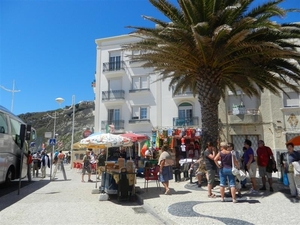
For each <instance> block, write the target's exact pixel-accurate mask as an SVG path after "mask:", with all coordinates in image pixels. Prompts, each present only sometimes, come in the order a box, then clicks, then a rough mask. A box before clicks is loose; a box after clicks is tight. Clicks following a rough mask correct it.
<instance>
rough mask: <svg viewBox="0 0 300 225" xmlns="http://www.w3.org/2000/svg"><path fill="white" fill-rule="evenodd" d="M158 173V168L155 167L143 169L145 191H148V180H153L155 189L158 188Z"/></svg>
mask: <svg viewBox="0 0 300 225" xmlns="http://www.w3.org/2000/svg"><path fill="white" fill-rule="evenodd" d="M158 173H159V166H155V167H154V169H153V168H148V167H145V169H144V175H145V177H144V179H145V182H144V188H146V184H147V191H148V183H149V180H155V182H156V186H157V188H160V184H159V176H158Z"/></svg>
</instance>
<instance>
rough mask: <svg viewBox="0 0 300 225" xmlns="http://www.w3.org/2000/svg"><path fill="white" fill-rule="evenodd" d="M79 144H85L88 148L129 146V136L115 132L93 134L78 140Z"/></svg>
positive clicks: (130, 143)
mask: <svg viewBox="0 0 300 225" xmlns="http://www.w3.org/2000/svg"><path fill="white" fill-rule="evenodd" d="M80 144H82V145H87V147H88V148H103V147H118V146H131V145H132V142H131V140H130V139H129V138H126V137H123V136H120V135H115V134H110V133H108V134H93V135H90V136H88V137H87V138H84V139H82V140H81V141H80Z"/></svg>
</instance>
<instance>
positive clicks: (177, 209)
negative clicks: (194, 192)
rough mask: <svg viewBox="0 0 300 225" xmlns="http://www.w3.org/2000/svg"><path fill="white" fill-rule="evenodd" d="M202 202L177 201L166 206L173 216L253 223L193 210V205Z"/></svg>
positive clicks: (228, 222)
mask: <svg viewBox="0 0 300 225" xmlns="http://www.w3.org/2000/svg"><path fill="white" fill-rule="evenodd" d="M203 203H205V202H201V201H187V202H178V203H175V204H173V205H170V206H169V208H168V212H169V213H170V214H172V215H174V216H179V217H199V220H200V221H201V218H210V219H214V220H217V221H220V222H222V223H224V224H243V225H253V223H249V222H247V221H245V220H240V219H236V218H227V217H217V216H209V215H203V214H200V213H198V212H195V211H194V206H196V205H198V204H203ZM210 203H211V202H210Z"/></svg>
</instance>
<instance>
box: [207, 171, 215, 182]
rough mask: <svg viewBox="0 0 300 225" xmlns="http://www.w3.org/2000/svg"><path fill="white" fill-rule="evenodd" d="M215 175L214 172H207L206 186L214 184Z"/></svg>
mask: <svg viewBox="0 0 300 225" xmlns="http://www.w3.org/2000/svg"><path fill="white" fill-rule="evenodd" d="M215 175H216V171H215V170H207V183H208V184H213V183H214V182H215Z"/></svg>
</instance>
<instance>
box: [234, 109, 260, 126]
mask: <svg viewBox="0 0 300 225" xmlns="http://www.w3.org/2000/svg"><path fill="white" fill-rule="evenodd" d="M228 120H229V121H228V122H229V123H261V121H262V118H261V115H260V113H259V110H258V109H247V108H245V107H236V108H233V109H232V110H229V111H228Z"/></svg>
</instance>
